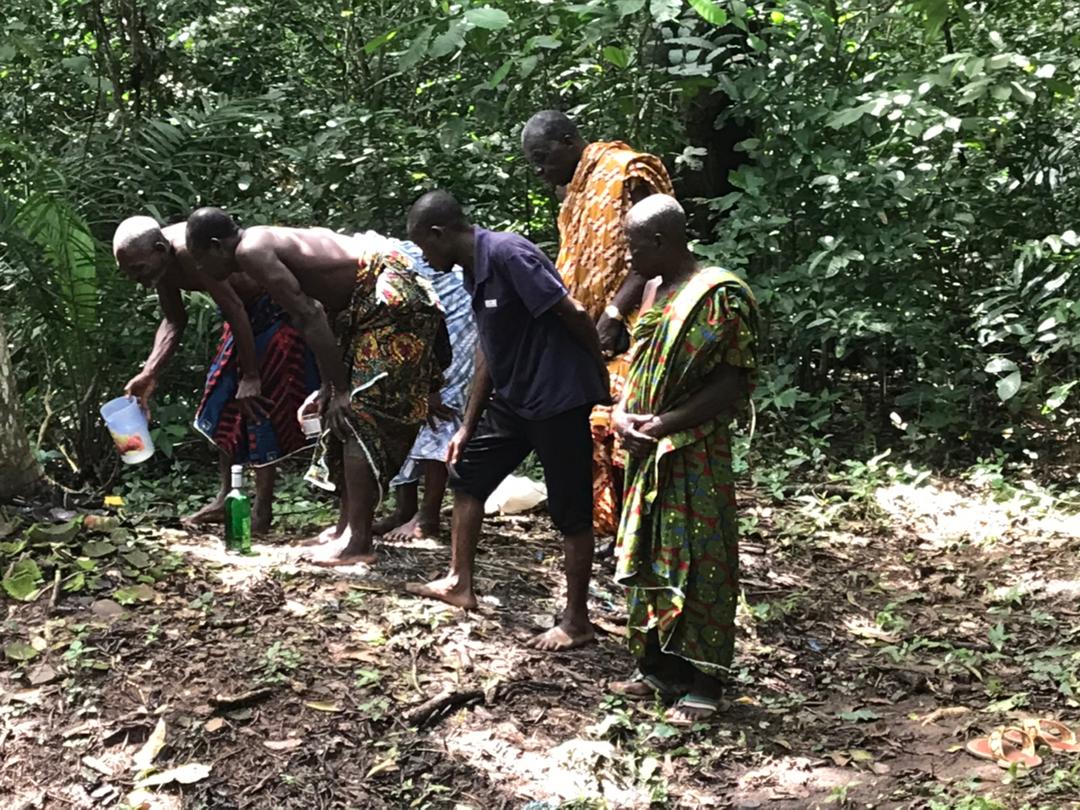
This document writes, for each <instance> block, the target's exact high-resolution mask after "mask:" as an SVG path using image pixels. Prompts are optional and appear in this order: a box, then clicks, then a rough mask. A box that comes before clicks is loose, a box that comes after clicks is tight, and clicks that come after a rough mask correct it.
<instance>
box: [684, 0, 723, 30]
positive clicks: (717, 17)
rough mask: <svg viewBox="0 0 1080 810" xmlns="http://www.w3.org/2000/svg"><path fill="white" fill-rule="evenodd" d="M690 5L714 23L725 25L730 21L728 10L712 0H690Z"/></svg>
mask: <svg viewBox="0 0 1080 810" xmlns="http://www.w3.org/2000/svg"><path fill="white" fill-rule="evenodd" d="M690 6H691V7H692V8H693V9H694V11H696V12H697V13H698V14H700V15H701V16H702V17H703V18H704V19H705V20H706V21H707V22H711V23H712V24H713V25H723V24H724V23H726V22H727V21H728V15H727V12H726V11H724V9H723V8H721V7H720V4H719V3H714V2H712V0H690Z"/></svg>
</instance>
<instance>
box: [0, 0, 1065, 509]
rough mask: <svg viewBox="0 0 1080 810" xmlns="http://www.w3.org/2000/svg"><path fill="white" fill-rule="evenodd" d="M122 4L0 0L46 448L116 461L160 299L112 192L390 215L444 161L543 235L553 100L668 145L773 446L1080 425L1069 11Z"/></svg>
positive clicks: (6, 205)
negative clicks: (128, 249)
mask: <svg viewBox="0 0 1080 810" xmlns="http://www.w3.org/2000/svg"><path fill="white" fill-rule="evenodd" d="M130 9H131V6H130V4H124V3H120V2H119V0H96V2H94V3H84V4H53V3H49V2H44V0H13V2H10V3H7V4H5V6H4V9H3V10H2V11H0V20H3V22H4V23H5V26H6V28H7V30H8V31H9V32H10V35H9V37H8V38H7V39H6V40H5V42H4V43H3V45H2V46H0V189H3V190H2V191H0V286H2V288H3V290H4V295H5V298H6V300H7V299H9V300H11V301H12V302H13V304H12V305H11V306H10V309H11V310H12V312H11V313H8V312H5V318H6V320H8V322H9V327H10V332H11V337H12V340H13V342H14V345H15V352H14V362H15V364H16V367H17V370H18V375H19V383H20V386H21V390H23V391H24V392H25V400H26V404H27V413H28V414H31V415H32V418H30V419H28V422H29V423H30V428H31V430H32V431H33V432H34V433H35V435H36V436H40V438H41V441H40V443H39V447H38V449H39V454H40V455H41V457H42V458H43V460H44V461H46V462H47V463H50V469H51V471H52V472H53V473H54V474H59V473H61V472H64V473H67V474H76V473H77V474H78V475H81V476H83V477H98V478H100V479H104V478H107V477H108V476H109V475H111V474H112V471H113V466H114V464H115V458H114V455H113V454H112V451H111V449H110V447H109V444H108V441H107V437H106V436H105V434H104V431H103V430H101V428H100V424H99V419H98V417H97V413H96V408H97V406H98V405H99V404H100V403H101V402H102V401H103V400H104V399H107V398H108V397H109V396H112V395H114V394H116V393H118V392H119V390H120V388H121V387H122V385H123V383H124V382H125V381H126V380H127V379H128V378H129V377H130V376H131V375H132V374H133V373H134V372H135V371H136V370H137V368H138V366H139V363H140V361H141V359H142V358H143V357H145V354H146V352H147V351H148V348H149V344H150V341H151V336H152V334H153V330H154V327H155V316H154V314H153V313H154V311H155V308H154V300H153V295H152V293H148V292H147V291H144V290H136V289H135V288H134V287H133V286H132V285H131V283H130V282H128V281H126V280H124V279H121V278H119V277H118V275H117V273H116V271H115V269H114V267H113V263H112V259H111V256H110V255H109V250H108V242H109V239H110V236H111V233H112V230H113V228H114V227H115V225H116V223H117V222H118V221H119V220H120V219H122V218H123V217H125V216H127V215H130V214H132V213H137V212H141V211H145V212H148V213H151V214H152V215H154V216H157V217H158V218H159V219H161V220H162V221H165V222H174V221H179V220H181V219H182V218H183V217H185V216H186V214H187V213H188V212H189V211H190V209H191V208H192V207H194V206H196V205H200V204H206V203H214V204H219V205H223V206H225V207H227V208H229V209H230V210H232V211H233V212H234V213H236V214H237V215H238V216H239V217H240V218H241V220H242V221H244V222H248V223H255V222H269V223H282V224H300V225H308V224H320V225H326V226H329V227H334V228H339V229H343V230H357V229H363V228H376V229H380V230H383V231H386V232H389V233H398V234H400V232H401V227H402V220H403V216H404V212H405V210H406V207H407V206H408V204H409V203H410V202H411V201H412V200H413V199H414V198H415V197H416V196H417V195H418V194H419V193H421V192H422V191H424V190H427V189H430V188H432V187H435V186H445V187H448V188H450V189H452V190H454V191H456V192H457V193H458V194H459V195H460V196H462V197H463V198H464V199H466V200H467V201H468V202H469V203H470V204H471V206H472V208H473V210H474V213H475V215H476V217H477V219H479V220H480V221H482V222H484V223H485V224H487V225H490V226H493V227H509V228H514V229H517V230H520V231H522V232H523V233H525V234H526V235H528V236H530V237H532V238H533V239H536V240H538V241H539V242H541V243H542V244H543V245H544V246H546V247H547V248H549V249H550V248H553V246H554V239H555V232H554V212H555V203H554V200H553V199H552V197H551V195H550V194H548V193H547V191H546V190H544V189H541V188H539V187H538V185H537V183H536V181H535V180H534V178H533V174H532V172H531V171H530V170H529V168H528V167H527V166H526V165H525V163H524V160H523V158H522V156H521V154H520V149H519V146H518V134H519V131H520V126H521V123H522V122H523V121H524V120H525V119H526V118H527V117H528V116H529V115H530V114H531V113H532V112H534V111H536V110H537V109H540V108H544V107H559V108H562V109H566V110H568V111H570V112H571V113H572V114H574V115H575V116H576V117H577V118H578V120H579V121H580V122H581V123H582V125H583V127H584V129H585V133H586V135H587V137H589V138H591V139H610V138H621V139H624V140H627V141H629V142H630V143H632V144H634V145H635V146H637V147H639V148H643V149H647V150H649V151H652V152H655V153H658V154H661V155H663V156H664V158H665V160H666V161H667V162H668V165H669V166H670V167H671V168H672V170H673V173H674V175H675V178H676V184H677V188H679V189H680V191H681V192H682V194H683V197H684V199H686V200H687V202H688V204H689V206H690V208H691V211H692V214H693V225H694V229H695V232H696V235H697V236H698V237H699V244H698V250H699V252H700V253H701V255H702V257H703V258H705V259H706V260H711V261H716V262H718V263H720V264H723V265H726V266H728V267H731V268H732V269H736V270H738V271H740V272H742V273H745V274H746V275H747V276H748V277H749V279H750V281H751V283H752V284H753V286H754V287H755V289H756V290H757V291H758V293H759V297H760V300H761V302H762V306H763V311H764V316H765V318H764V321H765V326H766V335H765V339H764V343H763V352H762V357H761V361H762V379H761V381H760V384H759V387H758V391H757V394H756V397H757V405H758V411H759V414H760V419H759V426H760V434H759V435H760V436H762V437H763V438H764V439H765V440H766V442H767V443H768V444H769V445H775V446H779V447H785V448H790V447H795V448H797V449H798V452H799V453H802V454H803V455H804V456H806V458H810V457H811V456H812V453H811V452H808V451H806V450H805V449H804V447H805V445H804V441H805V436H806V435H807V434H810V433H813V434H815V435H817V436H824V437H830V436H831V437H833V439H834V441H833V444H840V443H841V440H840V439H839V438H836V437H843V438H842V442H843V444H845V445H853V446H856V447H857V448H858V452H857V453H851V455H858V456H859V457H869V456H870V455H874V454H876V453H878V452H880V451H882V450H884V449H885V448H886V447H888V446H893V445H903V446H904V447H906V448H908V449H910V450H916V451H920V452H923V453H930V454H932V455H933V456H934V457H935V458H936V459H939V460H943V461H948V460H950V459H951V458H953V457H954V456H956V455H960V456H962V457H963V458H964V459H965V460H968V461H970V460H974V458H976V457H978V456H979V455H982V454H983V452H984V448H985V446H986V444H987V443H988V442H991V441H993V442H995V443H999V444H1000V443H1001V438H1002V436H1003V435H1004V436H1005V438H1006V439H1007V440H1008V441H1009V442H1012V443H1013V445H1015V446H1016V447H1024V448H1029V447H1030V446H1032V445H1035V444H1038V443H1040V442H1042V443H1046V444H1052V443H1057V444H1061V443H1062V442H1061V440H1062V438H1063V437H1068V436H1073V435H1075V428H1076V418H1077V417H1076V397H1075V390H1074V387H1075V384H1076V380H1077V373H1076V369H1077V354H1078V352H1077V348H1078V347H1077V338H1076V335H1077V334H1078V331H1080V330H1078V329H1077V327H1078V326H1080V324H1078V319H1080V311H1078V308H1077V304H1076V300H1077V297H1078V293H1080V289H1078V287H1077V285H1078V284H1080V281H1078V279H1080V276H1077V274H1075V273H1074V272H1073V268H1074V265H1075V262H1076V257H1077V252H1078V250H1080V238H1078V237H1077V236H1076V234H1077V232H1078V230H1080V229H1078V227H1077V223H1076V221H1075V211H1076V210H1077V203H1078V199H1077V184H1076V174H1077V163H1078V154H1080V149H1078V140H1080V139H1078V136H1077V134H1076V131H1075V126H1074V122H1075V118H1076V112H1077V101H1076V93H1075V89H1074V88H1075V86H1076V84H1077V81H1078V72H1080V47H1078V39H1077V36H1076V34H1075V33H1074V32H1075V30H1077V22H1078V21H1080V8H1078V7H1076V6H1075V4H1068V3H1065V4H1062V3H1061V2H1060V1H1059V0H1055V1H1054V2H1052V1H1051V0H1034V1H1033V2H1030V3H1023V4H1021V3H1018V2H1014V1H1013V0H1010V2H1004V3H994V4H983V3H975V2H959V1H958V0H918V2H912V3H904V4H891V5H889V4H885V5H883V4H881V3H876V2H871V0H837V1H836V2H828V3H821V2H808V0H778V1H777V2H774V3H767V4H766V3H746V2H742V1H741V0H688V1H687V2H682V0H617V1H616V2H609V1H608V0H582V2H578V3H573V4H570V3H535V2H529V1H528V0H498V1H496V0H490V2H472V1H471V0H463V2H461V3H454V4H450V3H443V2H436V1H435V0H421V2H416V3H410V4H400V3H399V4H382V5H381V6H379V7H377V8H376V7H371V6H370V4H368V5H364V6H359V5H357V4H355V3H353V2H352V1H351V0H316V1H315V2H314V3H307V4H300V3H296V2H284V3H274V4H268V3H254V4H248V5H246V6H228V5H221V4H206V3H203V2H194V0H179V1H178V2H173V3H167V4H165V3H161V4H151V5H149V6H145V7H140V8H139V10H138V11H137V13H134V12H132V11H131V10H130ZM26 20H34V21H35V24H34V26H32V27H31V26H29V25H28V24H27V23H26V22H25V21H26ZM732 144H735V146H734V152H733V151H732ZM188 303H189V307H190V308H191V310H192V316H193V317H192V320H191V323H190V324H189V327H188V335H187V336H186V339H185V343H184V348H183V350H182V352H181V353H180V354H179V355H178V356H177V357H176V358H174V360H173V363H172V365H171V367H170V371H169V373H168V375H167V377H166V379H163V380H162V384H161V386H160V388H159V402H158V403H157V404H158V407H157V409H156V411H155V415H156V416H157V418H158V419H159V420H160V422H161V424H160V426H159V427H158V428H157V432H156V433H155V441H156V442H157V443H158V446H160V447H161V448H162V454H163V455H167V456H168V455H171V454H172V452H173V450H174V448H181V447H183V446H184V444H185V442H186V441H188V440H189V439H190V438H191V435H190V432H189V430H188V424H189V422H190V415H191V412H192V410H193V408H194V405H195V403H196V400H197V389H198V386H199V384H200V381H201V377H202V374H203V373H204V372H205V366H206V362H207V358H208V356H209V353H210V351H211V349H212V346H213V342H214V340H215V337H216V335H215V333H216V328H217V327H216V323H215V321H216V317H215V315H214V312H213V308H212V306H210V305H209V304H208V302H207V301H206V300H205V299H204V298H202V297H199V296H193V297H192V298H191V299H190V300H189V302H188ZM867 448H871V452H864V451H865V450H866V449H867ZM833 449H834V450H846V449H847V448H846V447H845V448H840V447H834V448H833ZM774 483H776V484H777V485H778V486H779V487H781V488H782V486H783V484H782V481H779V480H777V481H776V482H774Z"/></svg>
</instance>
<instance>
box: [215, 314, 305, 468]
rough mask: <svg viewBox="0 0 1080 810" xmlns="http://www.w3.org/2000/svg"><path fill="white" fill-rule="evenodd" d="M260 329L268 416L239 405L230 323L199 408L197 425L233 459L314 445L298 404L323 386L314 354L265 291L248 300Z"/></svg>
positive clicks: (279, 455)
mask: <svg viewBox="0 0 1080 810" xmlns="http://www.w3.org/2000/svg"><path fill="white" fill-rule="evenodd" d="M247 315H248V319H249V320H250V321H251V329H252V331H253V332H254V333H255V351H256V354H257V356H258V361H259V377H260V379H261V381H262V394H263V396H264V397H266V398H267V399H269V400H270V403H271V404H270V407H269V409H268V415H267V418H266V419H262V420H260V421H258V422H250V421H248V420H247V419H246V418H244V415H243V413H241V411H240V406H239V405H237V404H236V399H235V397H236V389H237V388H238V387H239V384H240V372H239V364H238V361H237V356H236V355H237V352H236V340H235V339H234V337H233V332H232V328H231V327H230V326H229V324H228V323H226V324H225V328H224V329H223V330H222V334H221V342H220V343H219V344H218V348H217V351H216V352H215V353H214V359H213V361H212V362H211V363H210V369H209V371H208V372H207V374H206V386H205V388H204V389H203V397H202V402H200V403H199V407H198V409H197V410H196V411H195V429H196V430H197V431H198V432H199V433H201V434H202V435H203V436H205V437H206V438H207V439H209V440H210V441H211V442H213V443H214V444H215V445H217V446H218V448H220V449H221V450H222V451H223V452H224V453H225V454H226V455H228V456H229V458H231V459H232V461H233V463H234V464H251V465H252V466H255V467H261V466H265V465H267V464H273V463H275V462H277V461H281V459H283V458H285V457H287V456H290V455H292V454H293V453H297V452H299V451H301V450H304V449H306V448H308V447H310V446H311V445H312V444H313V443H314V441H313V440H310V439H306V438H305V437H304V434H303V433H302V432H301V430H300V426H299V425H298V424H297V422H296V409H297V408H299V407H300V405H301V403H303V401H304V399H305V398H306V397H307V396H308V394H310V393H311V392H312V391H316V390H318V388H319V371H318V367H317V365H316V363H315V357H314V356H313V355H312V354H311V350H310V349H308V347H307V345H306V344H305V343H304V341H303V338H301V337H300V333H299V332H298V331H296V329H295V328H294V327H293V325H292V324H291V323H289V318H288V315H286V314H285V312H284V311H283V310H282V309H281V307H279V306H278V305H277V304H275V303H274V302H273V301H272V300H270V296H268V295H264V296H261V297H259V298H258V299H256V300H255V301H253V302H252V303H250V304H248V306H247Z"/></svg>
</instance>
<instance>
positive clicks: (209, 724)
mask: <svg viewBox="0 0 1080 810" xmlns="http://www.w3.org/2000/svg"><path fill="white" fill-rule="evenodd" d="M223 725H225V721H224V720H223V719H222V718H220V717H211V718H210V719H209V720H207V721H206V725H205V726H203V728H204V729H206V730H207V731H209V732H210V733H211V734H212V733H214V732H215V731H217V730H219V729H220V728H221V727H222V726H223Z"/></svg>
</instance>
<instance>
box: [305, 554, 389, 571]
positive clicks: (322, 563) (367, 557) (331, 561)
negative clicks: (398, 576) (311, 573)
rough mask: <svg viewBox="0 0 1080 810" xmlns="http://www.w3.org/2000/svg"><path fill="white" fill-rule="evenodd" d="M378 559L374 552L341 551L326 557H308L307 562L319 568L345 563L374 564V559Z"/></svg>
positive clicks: (338, 566)
mask: <svg viewBox="0 0 1080 810" xmlns="http://www.w3.org/2000/svg"><path fill="white" fill-rule="evenodd" d="M376 559H378V558H377V557H376V556H375V552H373V551H372V552H369V553H367V554H354V553H346V552H344V551H343V552H341V554H339V555H337V556H335V557H327V558H314V557H312V558H310V559H308V562H309V563H311V564H312V565H317V566H319V568H340V567H343V566H346V565H361V564H362V565H374V564H375V560H376Z"/></svg>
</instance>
